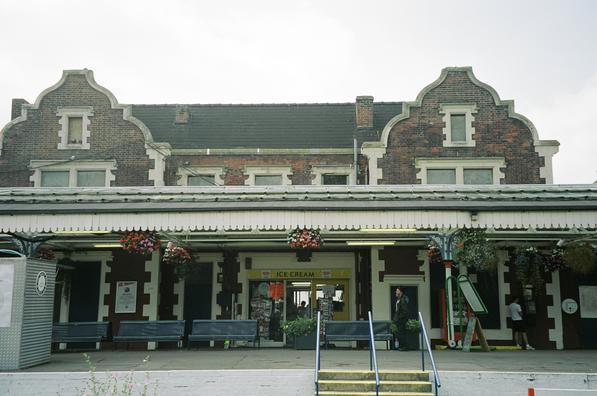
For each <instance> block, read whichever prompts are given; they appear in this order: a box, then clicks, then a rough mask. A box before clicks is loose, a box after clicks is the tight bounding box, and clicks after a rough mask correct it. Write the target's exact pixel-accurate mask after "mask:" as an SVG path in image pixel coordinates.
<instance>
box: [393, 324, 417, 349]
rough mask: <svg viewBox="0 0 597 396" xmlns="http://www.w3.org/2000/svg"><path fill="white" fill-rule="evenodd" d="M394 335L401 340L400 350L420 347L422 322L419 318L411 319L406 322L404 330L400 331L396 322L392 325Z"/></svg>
mask: <svg viewBox="0 0 597 396" xmlns="http://www.w3.org/2000/svg"><path fill="white" fill-rule="evenodd" d="M390 329H391V330H392V333H394V337H395V338H396V339H398V340H399V343H400V344H399V346H398V347H399V349H400V350H409V349H415V350H416V349H419V331H420V330H421V323H420V322H419V321H418V320H417V319H409V320H407V321H406V323H405V324H404V330H403V331H401V332H400V331H398V326H397V325H396V323H392V325H391V326H390Z"/></svg>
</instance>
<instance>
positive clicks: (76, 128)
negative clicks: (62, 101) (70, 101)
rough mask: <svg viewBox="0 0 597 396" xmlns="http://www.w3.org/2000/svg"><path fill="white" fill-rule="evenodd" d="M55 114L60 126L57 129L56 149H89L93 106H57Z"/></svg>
mask: <svg viewBox="0 0 597 396" xmlns="http://www.w3.org/2000/svg"><path fill="white" fill-rule="evenodd" d="M56 115H57V116H58V117H60V120H59V121H58V123H59V124H60V125H61V126H62V128H61V129H60V131H58V137H59V141H58V150H89V148H90V145H89V138H90V137H91V132H90V131H89V125H90V124H91V120H90V117H91V116H93V107H91V106H77V107H59V108H58V111H57V112H56Z"/></svg>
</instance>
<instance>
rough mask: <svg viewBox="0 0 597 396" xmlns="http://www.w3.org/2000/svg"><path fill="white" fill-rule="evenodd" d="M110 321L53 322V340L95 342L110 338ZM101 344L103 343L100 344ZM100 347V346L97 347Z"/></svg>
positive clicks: (61, 341)
mask: <svg viewBox="0 0 597 396" xmlns="http://www.w3.org/2000/svg"><path fill="white" fill-rule="evenodd" d="M109 329H110V322H62V323H54V324H52V342H53V343H69V342H95V343H101V341H103V340H107V339H108V335H109ZM100 345H101V344H100ZM97 349H99V347H98V348H97Z"/></svg>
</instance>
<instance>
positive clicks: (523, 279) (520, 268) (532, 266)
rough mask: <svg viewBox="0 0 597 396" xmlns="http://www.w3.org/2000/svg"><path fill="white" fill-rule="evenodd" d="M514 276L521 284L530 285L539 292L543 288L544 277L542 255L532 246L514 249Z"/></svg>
mask: <svg viewBox="0 0 597 396" xmlns="http://www.w3.org/2000/svg"><path fill="white" fill-rule="evenodd" d="M514 265H515V268H516V277H517V278H518V280H519V281H520V283H521V284H523V285H532V286H533V288H534V289H535V290H536V291H537V292H539V291H541V290H543V286H544V284H545V279H544V277H543V273H544V272H545V267H544V266H545V259H544V256H543V255H542V254H541V253H540V252H539V251H538V250H537V248H536V247H534V246H525V247H521V248H518V249H517V250H516V258H515V259H514Z"/></svg>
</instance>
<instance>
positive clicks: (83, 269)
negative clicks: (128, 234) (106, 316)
mask: <svg viewBox="0 0 597 396" xmlns="http://www.w3.org/2000/svg"><path fill="white" fill-rule="evenodd" d="M72 266H73V267H74V270H73V271H72V273H71V279H70V296H69V301H70V304H69V309H68V321H69V322H97V321H98V317H97V315H98V309H99V298H100V295H99V294H100V293H99V288H100V270H101V263H100V262H81V261H77V262H74V263H72ZM74 347H77V348H95V342H80V343H69V344H68V348H74Z"/></svg>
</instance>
